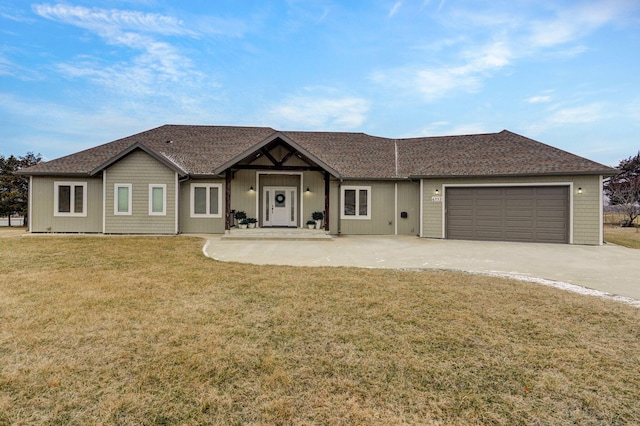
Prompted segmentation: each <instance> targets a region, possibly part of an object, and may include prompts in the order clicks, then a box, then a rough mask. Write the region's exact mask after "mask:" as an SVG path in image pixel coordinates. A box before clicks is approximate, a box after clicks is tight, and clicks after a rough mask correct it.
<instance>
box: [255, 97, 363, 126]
mask: <svg viewBox="0 0 640 426" xmlns="http://www.w3.org/2000/svg"><path fill="white" fill-rule="evenodd" d="M368 111H369V102H368V101H366V100H364V99H362V98H357V97H336V98H331V97H313V96H292V97H289V98H288V99H285V100H284V101H283V102H281V103H280V105H279V106H277V107H275V108H273V109H272V110H271V111H269V112H268V114H267V115H268V116H270V117H271V119H273V120H274V121H275V122H276V124H277V125H278V126H280V127H283V128H293V129H301V130H318V129H322V130H352V129H356V128H358V127H360V126H361V125H362V123H363V122H364V121H365V120H366V118H367V112H368Z"/></svg>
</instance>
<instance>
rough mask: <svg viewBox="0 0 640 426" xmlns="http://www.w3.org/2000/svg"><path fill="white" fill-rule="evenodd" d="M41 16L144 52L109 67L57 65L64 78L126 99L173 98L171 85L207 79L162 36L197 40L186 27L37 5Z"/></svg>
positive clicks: (154, 18)
mask: <svg viewBox="0 0 640 426" xmlns="http://www.w3.org/2000/svg"><path fill="white" fill-rule="evenodd" d="M33 10H34V11H35V12H36V13H37V14H38V15H40V16H42V17H44V18H47V19H51V20H55V21H58V22H63V23H66V24H69V25H74V26H77V27H80V28H84V29H87V30H89V31H92V32H94V33H95V34H97V35H98V36H100V37H101V38H103V39H104V40H105V41H106V42H107V43H108V44H111V45H116V46H124V47H128V48H130V49H133V50H136V51H138V52H140V53H139V54H138V55H136V56H133V57H132V58H131V59H130V60H129V61H121V62H118V63H115V64H110V65H105V64H104V63H102V61H100V60H98V59H96V58H91V57H87V56H82V57H78V58H76V60H74V61H72V62H68V63H63V64H59V65H58V67H57V68H58V70H60V71H61V72H62V73H63V74H64V75H66V76H67V77H71V78H86V79H89V80H90V81H92V82H94V83H97V84H101V85H103V86H105V87H108V88H109V89H111V90H117V91H119V92H120V93H126V94H159V93H163V92H164V93H165V94H171V93H174V92H175V87H173V88H170V87H168V84H169V83H171V84H176V83H179V84H183V85H184V84H186V85H189V84H196V83H199V82H201V79H202V78H203V75H202V74H201V73H199V72H197V71H196V70H195V68H194V66H193V63H192V61H191V60H190V59H189V58H188V57H185V56H184V55H182V54H180V53H179V51H178V49H177V48H176V47H174V46H173V45H171V44H169V43H168V42H166V41H162V40H158V39H157V37H160V36H189V37H193V36H195V33H193V32H192V31H191V30H188V29H187V28H185V25H184V23H183V22H182V21H180V20H178V19H176V18H174V17H171V16H165V15H160V14H155V13H142V12H137V11H126V10H115V9H110V10H106V9H98V8H93V9H89V8H86V7H81V6H70V5H65V4H57V5H53V6H51V5H47V4H41V5H35V6H33Z"/></svg>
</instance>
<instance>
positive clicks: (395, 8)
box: [389, 1, 402, 18]
mask: <svg viewBox="0 0 640 426" xmlns="http://www.w3.org/2000/svg"><path fill="white" fill-rule="evenodd" d="M401 6H402V2H401V1H397V2H395V3H394V4H393V6H391V10H389V18H392V17H393V15H395V14H396V13H397V12H398V9H400V7H401Z"/></svg>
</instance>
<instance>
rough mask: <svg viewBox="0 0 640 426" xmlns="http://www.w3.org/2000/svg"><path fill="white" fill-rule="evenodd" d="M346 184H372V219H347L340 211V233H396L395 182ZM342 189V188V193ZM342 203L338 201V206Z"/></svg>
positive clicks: (349, 184)
mask: <svg viewBox="0 0 640 426" xmlns="http://www.w3.org/2000/svg"><path fill="white" fill-rule="evenodd" d="M345 186H370V187H371V193H370V198H369V202H370V203H371V218H370V219H351V218H349V219H346V218H342V217H341V215H340V213H338V215H339V216H338V217H339V218H340V233H341V234H343V235H393V234H395V225H394V220H395V205H394V199H395V185H394V182H372V181H348V182H347V181H345V182H342V188H344V187H345ZM341 193H342V189H341V190H340V194H341ZM339 205H340V203H339V202H338V206H339Z"/></svg>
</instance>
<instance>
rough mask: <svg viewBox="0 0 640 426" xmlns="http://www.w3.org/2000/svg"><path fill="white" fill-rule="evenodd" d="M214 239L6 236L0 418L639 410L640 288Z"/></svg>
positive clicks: (79, 420)
mask: <svg viewBox="0 0 640 426" xmlns="http://www.w3.org/2000/svg"><path fill="white" fill-rule="evenodd" d="M202 244H203V241H202V240H200V239H196V238H189V237H162V238H160V237H159V238H151V237H149V238H147V237H81V236H78V237H69V236H64V237H61V236H33V237H30V236H29V237H20V236H16V237H11V238H0V259H1V260H0V425H4V424H50V425H86V424H132V425H133V424H146V425H151V424H164V425H167V424H176V425H201V424H225V425H226V424H287V425H289V424H356V425H357V424H361V425H372V424H378V425H393V424H443V425H444V424H446V425H450V424H454V425H455V424H459V425H462V424H465V425H466V424H504V425H513V424H554V425H559V424H560V425H561V424H594V425H595V424H607V425H608V424H634V423H635V424H638V423H640V404H638V400H640V327H638V324H640V310H639V309H637V308H633V307H630V306H628V305H625V304H621V303H617V302H613V301H609V300H604V299H600V298H594V297H588V296H581V295H577V294H573V293H569V292H563V291H561V290H557V289H553V288H549V287H545V286H536V285H535V284H530V283H523V282H517V281H511V280H506V279H500V278H492V277H485V276H476V275H469V274H463V273H451V272H439V271H430V272H400V271H393V270H386V271H385V270H370V269H352V268H296V267H266V266H252V265H241V264H235V263H219V262H216V261H213V260H211V259H207V258H205V257H204V256H203V255H202V250H201V249H202ZM220 244H224V242H221V243H220ZM322 244H326V243H322Z"/></svg>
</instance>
